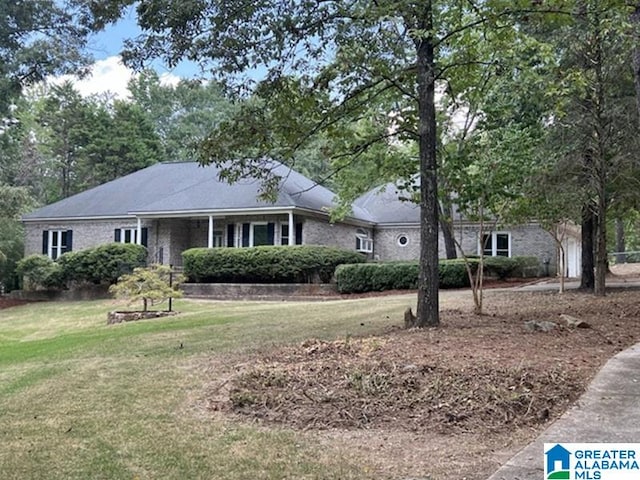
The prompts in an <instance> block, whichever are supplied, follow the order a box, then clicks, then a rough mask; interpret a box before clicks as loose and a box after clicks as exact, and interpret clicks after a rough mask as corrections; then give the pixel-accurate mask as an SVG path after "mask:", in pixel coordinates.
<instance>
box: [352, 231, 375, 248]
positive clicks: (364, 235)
mask: <svg viewBox="0 0 640 480" xmlns="http://www.w3.org/2000/svg"><path fill="white" fill-rule="evenodd" d="M356 241H357V243H358V244H359V245H357V246H356V251H358V252H362V253H373V238H371V236H370V235H369V232H366V231H364V230H362V229H361V228H359V229H358V230H356Z"/></svg>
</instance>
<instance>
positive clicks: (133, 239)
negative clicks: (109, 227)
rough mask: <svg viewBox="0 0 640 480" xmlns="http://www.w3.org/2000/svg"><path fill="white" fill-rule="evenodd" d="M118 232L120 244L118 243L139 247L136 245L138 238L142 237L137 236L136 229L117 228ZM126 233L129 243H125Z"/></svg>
mask: <svg viewBox="0 0 640 480" xmlns="http://www.w3.org/2000/svg"><path fill="white" fill-rule="evenodd" d="M117 230H118V231H119V232H120V242H119V243H133V244H136V245H140V243H138V238H140V236H141V235H142V234H141V233H140V234H138V229H137V228H136V227H119V228H118V229H117ZM127 232H129V241H128V242H127V240H126V238H127Z"/></svg>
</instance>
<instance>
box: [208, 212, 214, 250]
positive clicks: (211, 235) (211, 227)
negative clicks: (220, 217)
mask: <svg viewBox="0 0 640 480" xmlns="http://www.w3.org/2000/svg"><path fill="white" fill-rule="evenodd" d="M207 247H208V248H213V215H209V231H208V234H207Z"/></svg>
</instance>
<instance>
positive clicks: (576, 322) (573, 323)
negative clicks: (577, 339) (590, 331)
mask: <svg viewBox="0 0 640 480" xmlns="http://www.w3.org/2000/svg"><path fill="white" fill-rule="evenodd" d="M560 318H561V319H562V320H564V321H565V323H566V324H567V327H571V328H591V324H589V323H587V322H585V321H584V320H580V319H579V318H577V317H572V316H571V315H567V314H565V313H561V314H560Z"/></svg>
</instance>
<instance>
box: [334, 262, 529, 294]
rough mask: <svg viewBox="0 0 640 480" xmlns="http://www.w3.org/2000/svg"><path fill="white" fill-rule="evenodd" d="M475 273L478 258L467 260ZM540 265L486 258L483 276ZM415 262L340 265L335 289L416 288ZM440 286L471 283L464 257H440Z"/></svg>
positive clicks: (514, 272) (504, 275) (502, 275)
mask: <svg viewBox="0 0 640 480" xmlns="http://www.w3.org/2000/svg"><path fill="white" fill-rule="evenodd" d="M467 260H468V262H469V264H470V266H471V270H472V273H473V274H475V273H476V272H477V270H478V265H479V263H480V259H479V258H474V257H471V258H468V259H467ZM538 265H539V262H538V259H537V258H536V257H512V258H507V257H485V259H484V272H485V274H486V275H493V276H497V277H499V278H501V279H504V278H507V277H509V276H512V275H522V274H523V272H525V271H527V270H526V269H529V270H531V269H532V268H533V266H535V267H536V268H535V270H536V274H537V270H538V269H537V266H538ZM418 274H419V268H418V262H389V263H367V264H361V265H340V266H339V267H338V268H337V269H336V281H337V284H338V291H339V292H341V293H362V292H372V291H383V290H403V289H415V288H417V285H418ZM438 274H439V281H440V288H464V287H468V286H469V285H470V283H469V275H468V273H467V268H466V266H465V261H464V260H463V259H454V260H440V262H439V265H438Z"/></svg>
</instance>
